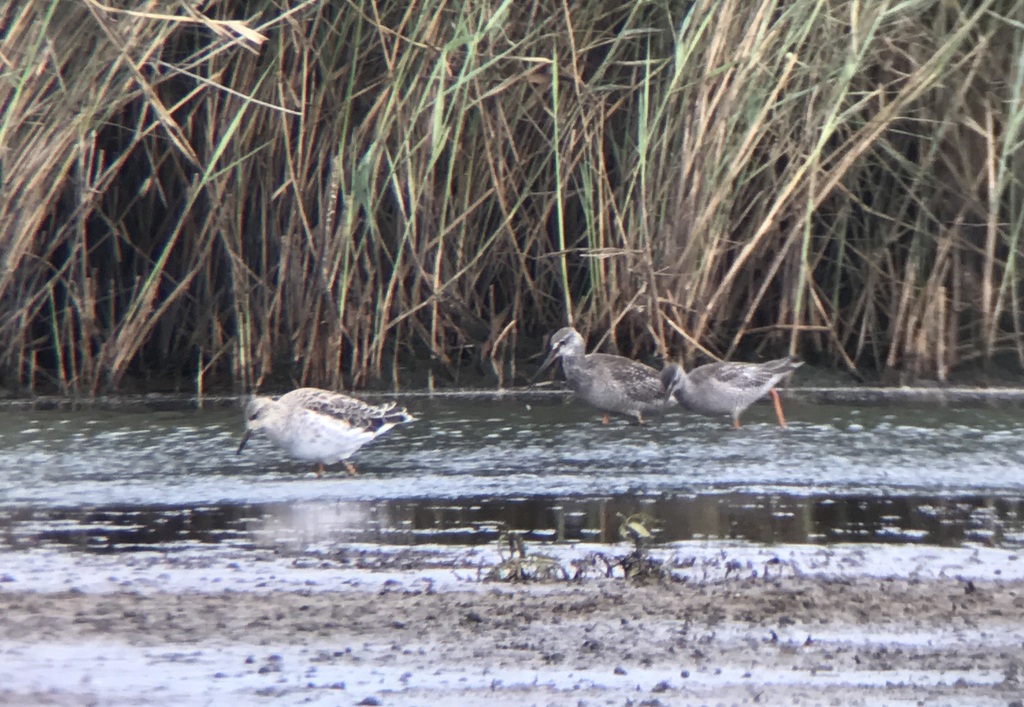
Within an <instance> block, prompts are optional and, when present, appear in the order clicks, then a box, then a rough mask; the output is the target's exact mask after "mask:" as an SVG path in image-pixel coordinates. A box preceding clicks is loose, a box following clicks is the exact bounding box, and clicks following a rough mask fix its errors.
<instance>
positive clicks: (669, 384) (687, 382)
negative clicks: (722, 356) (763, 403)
mask: <svg viewBox="0 0 1024 707" xmlns="http://www.w3.org/2000/svg"><path fill="white" fill-rule="evenodd" d="M801 365H803V361H798V360H796V359H794V358H791V357H788V356H787V357H786V358H779V359H775V360H774V361H765V362H764V363H731V362H726V361H719V362H717V363H709V364H706V365H704V366H698V367H697V368H695V369H693V370H692V371H690V372H689V373H687V372H686V371H685V370H683V368H682V366H678V365H676V364H674V363H672V364H669V365H667V366H665V368H663V369H662V371H661V384H662V386H663V387H664V393H663V394H664V395H665V397H666V398H670V397H674V398H675V399H676V400H677V401H678V402H679V403H680V404H681V405H683V407H686V408H688V409H690V410H693V411H694V412H699V413H701V414H703V415H731V416H732V419H733V425H734V426H736V427H739V419H740V415H741V414H743V411H744V410H746V409H747V408H748V407H750V406H751V405H752V404H754V403H755V402H756V401H758V400H760V399H761V398H762V397H764V395H765V394H766V393H768V392H769V391H770V390H771V389H772V387H773V386H774V385H775V384H776V383H778V382H779V379H781V378H782V377H783V376H784V375H786V374H787V373H789V372H790V371H794V370H796V369H797V368H798V367H800V366H801ZM777 411H778V412H779V424H784V422H783V419H782V416H781V407H778V408H777Z"/></svg>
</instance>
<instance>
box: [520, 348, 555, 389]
mask: <svg viewBox="0 0 1024 707" xmlns="http://www.w3.org/2000/svg"><path fill="white" fill-rule="evenodd" d="M556 358H558V349H552V350H551V353H549V354H548V357H547V358H546V359H544V363H542V364H540V368H538V369H537V372H536V373H534V374H533V378H531V379H530V384H529V385H528V386H526V389H527V390H529V389H530V388H532V387H533V384H534V383H536V382H537V379H538V378H540V374H541V373H543V372H544V371H546V370H547V368H548V366H550V365H551V364H552V363H553V362H554V360H555V359H556Z"/></svg>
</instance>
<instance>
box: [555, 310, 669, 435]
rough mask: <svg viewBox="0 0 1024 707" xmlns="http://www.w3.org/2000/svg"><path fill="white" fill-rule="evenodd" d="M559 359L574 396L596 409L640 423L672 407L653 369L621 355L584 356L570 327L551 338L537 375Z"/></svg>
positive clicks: (576, 335)
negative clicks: (646, 416) (646, 415)
mask: <svg viewBox="0 0 1024 707" xmlns="http://www.w3.org/2000/svg"><path fill="white" fill-rule="evenodd" d="M558 358H560V359H561V360H562V371H563V372H564V373H565V380H566V382H568V384H569V387H570V388H571V389H572V391H573V393H575V394H576V397H578V398H579V399H580V400H583V401H584V402H587V403H589V404H591V405H593V406H594V407H596V408H598V409H599V410H604V411H607V412H614V413H618V414H620V415H629V416H630V417H634V418H636V419H637V421H638V422H641V423H642V422H643V414H644V413H648V412H660V411H662V410H664V409H665V408H666V407H667V406H668V405H671V404H672V401H671V400H667V399H666V397H665V393H664V391H663V390H662V387H661V382H660V380H659V379H658V372H657V371H656V370H654V369H653V368H651V367H650V366H645V365H644V364H642V363H640V362H639V361H633V360H631V359H628V358H626V357H624V356H614V355H612V354H603V353H592V354H586V353H585V348H584V343H583V337H582V336H580V333H579V332H578V331H576V330H575V329H573V328H572V327H565V328H564V329H559V330H558V331H556V332H555V333H554V334H553V335H552V337H551V352H550V353H549V354H548V357H547V358H546V359H545V360H544V363H543V364H541V367H540V370H539V371H538V372H537V375H540V373H541V372H543V371H544V370H545V369H546V368H547V367H548V366H549V365H551V364H552V363H553V362H554V361H555V359H558Z"/></svg>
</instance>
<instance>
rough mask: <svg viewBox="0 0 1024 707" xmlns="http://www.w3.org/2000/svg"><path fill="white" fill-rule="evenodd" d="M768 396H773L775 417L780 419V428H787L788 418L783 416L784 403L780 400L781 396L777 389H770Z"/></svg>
mask: <svg viewBox="0 0 1024 707" xmlns="http://www.w3.org/2000/svg"><path fill="white" fill-rule="evenodd" d="M768 394H769V395H770V396H772V402H773V403H774V404H775V416H776V417H777V418H779V427H785V426H786V416H785V415H783V414H782V401H781V400H779V394H778V392H776V390H775V388H769V389H768Z"/></svg>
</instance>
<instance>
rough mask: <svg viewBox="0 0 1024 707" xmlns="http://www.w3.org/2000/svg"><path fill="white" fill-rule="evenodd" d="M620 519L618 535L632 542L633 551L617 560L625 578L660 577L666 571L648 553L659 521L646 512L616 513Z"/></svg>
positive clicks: (659, 562) (658, 561)
mask: <svg viewBox="0 0 1024 707" xmlns="http://www.w3.org/2000/svg"><path fill="white" fill-rule="evenodd" d="M618 517H619V519H620V520H621V521H622V522H621V523H620V524H619V537H620V538H622V539H623V540H628V541H630V542H632V543H633V551H632V552H631V553H629V554H628V555H626V556H625V557H623V558H621V559H620V560H619V561H618V563H617V564H618V566H619V567H621V568H622V573H623V574H624V575H625V576H626V577H627V578H643V579H648V578H655V579H662V578H663V577H665V576H666V572H665V570H664V568H663V567H662V563H661V561H660V560H655V559H654V558H652V557H650V556H649V555H648V552H647V551H648V548H649V546H650V544H651V542H652V540H653V539H654V535H655V533H657V532H658V530H659V529H660V528H659V526H660V525H661V523H660V521H658V519H657V518H655V517H654V516H651V515H648V514H647V513H634V514H632V515H630V516H624V515H622V514H621V513H619V514H618Z"/></svg>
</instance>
